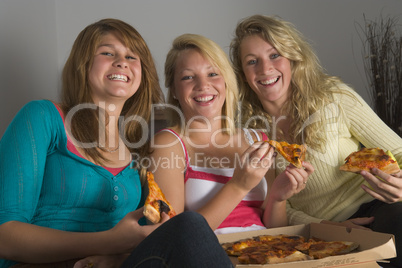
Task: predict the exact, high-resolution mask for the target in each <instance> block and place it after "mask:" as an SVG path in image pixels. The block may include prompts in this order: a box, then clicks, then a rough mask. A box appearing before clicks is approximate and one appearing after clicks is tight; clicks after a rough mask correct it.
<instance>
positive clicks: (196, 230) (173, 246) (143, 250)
mask: <svg viewBox="0 0 402 268" xmlns="http://www.w3.org/2000/svg"><path fill="white" fill-rule="evenodd" d="M122 267H123V268H129V267H130V268H133V267H147V268H148V267H174V268H176V267H186V268H193V267H194V268H201V267H202V268H213V267H217V268H225V267H228V268H229V267H233V265H232V263H231V261H230V259H229V258H228V256H227V255H226V253H225V251H224V250H223V248H222V247H221V245H220V244H219V242H218V239H217V237H216V235H215V234H214V232H213V231H212V230H211V228H210V227H209V225H208V223H207V222H206V220H205V219H204V218H203V217H202V216H201V215H200V214H198V213H196V212H184V213H181V214H179V215H177V216H175V217H173V218H172V219H170V220H169V221H167V222H166V223H164V224H162V225H161V226H160V227H159V228H158V229H156V230H155V231H154V232H152V233H151V234H150V235H149V236H148V237H147V238H146V239H145V240H144V241H143V242H142V243H141V244H140V245H139V246H138V247H137V248H136V249H135V250H134V251H133V252H132V253H131V255H130V256H129V257H128V258H127V260H126V261H125V262H124V264H123V265H122Z"/></svg>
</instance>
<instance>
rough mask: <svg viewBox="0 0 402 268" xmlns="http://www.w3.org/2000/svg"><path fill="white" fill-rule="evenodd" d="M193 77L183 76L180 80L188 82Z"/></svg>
mask: <svg viewBox="0 0 402 268" xmlns="http://www.w3.org/2000/svg"><path fill="white" fill-rule="evenodd" d="M192 78H193V77H192V76H191V75H186V76H183V77H182V78H181V80H190V79H192Z"/></svg>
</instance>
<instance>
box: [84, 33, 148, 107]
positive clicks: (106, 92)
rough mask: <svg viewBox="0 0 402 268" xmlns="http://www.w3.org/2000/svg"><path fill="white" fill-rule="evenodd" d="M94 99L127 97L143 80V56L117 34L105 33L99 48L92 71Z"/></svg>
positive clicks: (115, 99) (91, 79)
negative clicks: (140, 56) (125, 43)
mask: <svg viewBox="0 0 402 268" xmlns="http://www.w3.org/2000/svg"><path fill="white" fill-rule="evenodd" d="M88 78H89V85H90V87H91V96H92V99H93V101H94V102H95V103H96V104H98V103H99V102H101V101H105V102H115V101H119V100H121V101H126V100H127V99H128V98H130V97H131V96H132V95H134V93H135V92H136V91H137V90H138V87H139V85H140V83H141V60H140V58H139V56H138V55H137V54H136V53H134V52H133V51H131V50H130V49H129V48H127V47H126V46H125V45H124V44H123V43H122V42H121V41H120V40H119V39H118V38H117V37H116V36H115V35H114V34H111V33H109V34H106V35H104V36H103V37H102V39H101V42H100V44H99V46H98V48H97V49H96V52H95V56H94V59H93V63H92V67H91V69H90V71H89V76H88Z"/></svg>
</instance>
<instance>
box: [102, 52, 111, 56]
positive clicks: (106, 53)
mask: <svg viewBox="0 0 402 268" xmlns="http://www.w3.org/2000/svg"><path fill="white" fill-rule="evenodd" d="M100 54H101V55H105V56H113V54H112V53H110V52H101V53H100Z"/></svg>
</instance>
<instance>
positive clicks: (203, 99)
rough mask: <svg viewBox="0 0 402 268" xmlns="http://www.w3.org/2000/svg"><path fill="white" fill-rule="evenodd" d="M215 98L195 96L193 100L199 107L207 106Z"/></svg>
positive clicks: (212, 95)
mask: <svg viewBox="0 0 402 268" xmlns="http://www.w3.org/2000/svg"><path fill="white" fill-rule="evenodd" d="M216 96H217V95H214V94H202V95H197V96H195V97H194V98H193V100H194V101H195V102H196V103H197V104H199V105H209V104H210V103H212V102H213V101H214V100H215V99H216Z"/></svg>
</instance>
